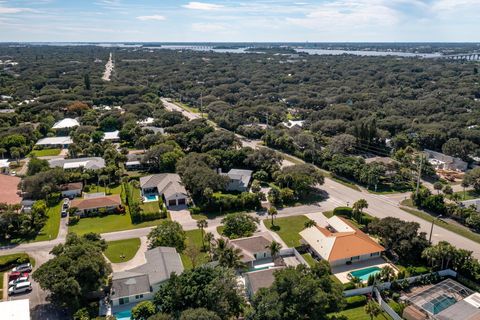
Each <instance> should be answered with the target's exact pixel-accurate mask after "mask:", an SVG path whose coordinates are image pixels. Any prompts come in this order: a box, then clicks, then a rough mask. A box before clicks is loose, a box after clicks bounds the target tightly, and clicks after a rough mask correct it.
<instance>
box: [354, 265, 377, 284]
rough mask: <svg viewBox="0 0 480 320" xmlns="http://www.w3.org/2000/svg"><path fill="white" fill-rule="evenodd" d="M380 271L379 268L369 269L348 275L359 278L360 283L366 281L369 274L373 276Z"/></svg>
mask: <svg viewBox="0 0 480 320" xmlns="http://www.w3.org/2000/svg"><path fill="white" fill-rule="evenodd" d="M380 270H382V269H380V268H379V267H369V268H365V269H360V270H355V271H352V272H350V274H351V275H352V277H355V278H360V280H362V281H367V280H368V277H370V275H371V274H373V275H375V274H377V273H379V272H380Z"/></svg>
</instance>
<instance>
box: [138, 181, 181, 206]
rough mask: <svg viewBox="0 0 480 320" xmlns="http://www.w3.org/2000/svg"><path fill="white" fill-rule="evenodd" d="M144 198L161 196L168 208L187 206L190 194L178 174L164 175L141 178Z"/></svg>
mask: <svg viewBox="0 0 480 320" xmlns="http://www.w3.org/2000/svg"><path fill="white" fill-rule="evenodd" d="M140 188H141V189H142V195H143V196H144V197H149V196H161V197H163V199H164V201H165V204H166V205H167V207H174V206H182V205H186V204H187V201H188V194H187V190H186V189H185V187H184V186H183V185H182V181H181V179H180V176H179V175H178V174H174V173H162V174H154V175H150V176H145V177H141V178H140Z"/></svg>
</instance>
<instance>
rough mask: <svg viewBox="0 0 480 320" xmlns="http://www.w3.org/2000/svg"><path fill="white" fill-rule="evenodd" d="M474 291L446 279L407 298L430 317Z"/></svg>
mask: <svg viewBox="0 0 480 320" xmlns="http://www.w3.org/2000/svg"><path fill="white" fill-rule="evenodd" d="M473 293H474V292H473V291H472V290H470V289H468V288H467V287H465V286H463V285H461V284H460V283H458V282H456V281H454V280H452V279H446V280H444V281H442V282H440V283H437V284H436V285H433V286H431V287H429V288H428V289H425V290H423V291H421V292H419V293H417V294H415V295H413V296H411V297H409V298H408V299H407V301H408V302H410V303H411V304H413V305H414V306H416V307H417V308H418V309H420V310H423V311H424V312H426V313H427V314H428V315H429V316H430V317H431V318H433V319H436V317H435V315H436V314H438V313H440V312H442V311H443V310H445V309H447V308H448V307H450V306H452V305H454V304H456V303H457V302H458V301H461V300H463V299H465V298H466V297H468V296H469V295H471V294H473Z"/></svg>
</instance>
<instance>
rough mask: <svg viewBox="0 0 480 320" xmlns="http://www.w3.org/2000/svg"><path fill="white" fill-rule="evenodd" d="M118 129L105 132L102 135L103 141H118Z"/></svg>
mask: <svg viewBox="0 0 480 320" xmlns="http://www.w3.org/2000/svg"><path fill="white" fill-rule="evenodd" d="M119 133H120V131H118V130H115V131H112V132H105V134H104V136H103V141H111V142H118V141H120V135H119Z"/></svg>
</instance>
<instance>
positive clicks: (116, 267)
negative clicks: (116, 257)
mask: <svg viewBox="0 0 480 320" xmlns="http://www.w3.org/2000/svg"><path fill="white" fill-rule="evenodd" d="M147 250H148V241H147V237H140V248H138V251H137V253H136V254H135V256H134V257H133V258H132V259H130V260H128V261H125V262H122V263H111V262H110V263H111V264H112V270H113V272H120V271H125V270H130V269H132V268H136V267H138V266H141V265H142V264H145V263H146V262H147V260H146V259H145V252H146V251H147ZM107 260H108V258H107Z"/></svg>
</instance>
